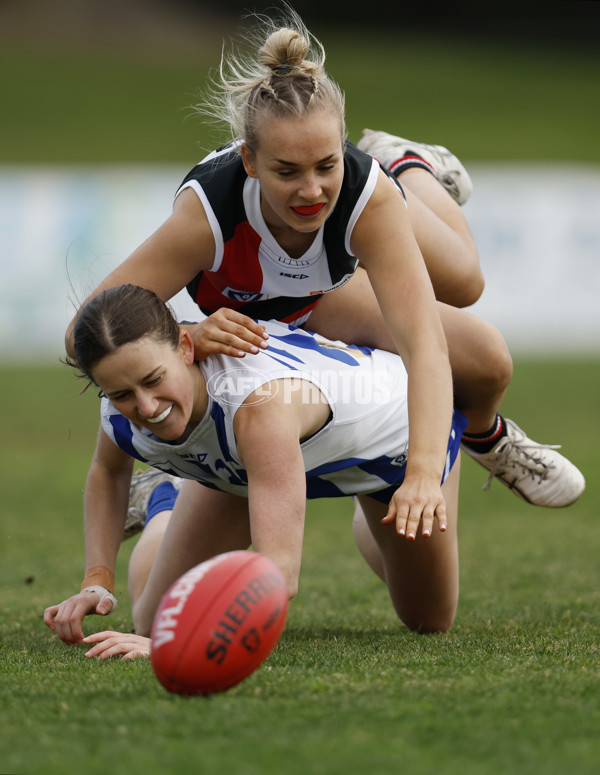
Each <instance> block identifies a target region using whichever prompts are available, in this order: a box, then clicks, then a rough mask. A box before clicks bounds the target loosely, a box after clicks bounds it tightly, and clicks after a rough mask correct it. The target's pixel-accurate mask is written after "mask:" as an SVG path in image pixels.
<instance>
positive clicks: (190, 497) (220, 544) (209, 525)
mask: <svg viewBox="0 0 600 775" xmlns="http://www.w3.org/2000/svg"><path fill="white" fill-rule="evenodd" d="M154 519H156V517H155V518H154ZM154 519H153V520H151V521H150V523H149V524H148V527H149V526H150V525H151V524H152V522H153V521H154ZM249 546H250V520H249V517H248V501H247V499H246V498H242V497H240V496H237V495H230V494H228V493H222V492H218V491H217V490H212V489H209V488H208V487H203V486H202V485H200V484H198V483H196V482H185V484H184V485H183V487H182V488H181V491H180V493H179V495H178V496H177V502H176V504H175V508H174V509H173V512H172V514H171V518H170V520H169V525H168V528H167V530H166V531H165V533H164V537H163V539H162V542H161V543H160V547H159V548H158V552H157V554H156V560H155V562H154V565H153V566H152V570H151V571H150V574H149V577H148V583H147V584H146V586H145V588H144V590H143V592H142V593H141V595H140V596H139V598H138V599H137V600H136V602H135V604H134V605H133V622H134V626H135V630H136V633H137V634H138V635H149V634H150V630H151V628H152V621H153V619H154V614H155V613H156V609H157V608H158V605H159V603H160V600H161V598H162V596H163V594H164V593H165V592H166V591H167V589H168V588H169V587H170V586H171V584H172V583H173V582H174V581H176V580H177V579H178V578H179V577H180V576H181V575H182V574H183V573H185V572H186V571H188V570H189V569H190V568H193V567H194V566H195V565H198V563H201V562H203V561H204V560H208V559H209V558H211V557H214V556H215V555H217V554H221V553H223V552H229V551H234V550H236V549H247V548H248V547H249Z"/></svg>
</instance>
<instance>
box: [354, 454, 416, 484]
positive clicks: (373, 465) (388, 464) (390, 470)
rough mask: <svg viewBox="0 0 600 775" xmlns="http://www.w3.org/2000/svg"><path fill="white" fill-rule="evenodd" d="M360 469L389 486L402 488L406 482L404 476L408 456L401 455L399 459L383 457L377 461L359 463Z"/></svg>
mask: <svg viewBox="0 0 600 775" xmlns="http://www.w3.org/2000/svg"><path fill="white" fill-rule="evenodd" d="M358 468H360V469H361V470H362V471H366V472H367V473H368V474H373V475H375V476H378V477H379V478H380V479H381V480H382V481H384V482H387V483H388V484H396V485H398V486H400V484H401V483H402V482H403V481H404V474H405V472H406V455H400V456H399V457H388V456H387V455H382V456H381V457H378V458H377V459H376V460H365V462H364V463H359V464H358Z"/></svg>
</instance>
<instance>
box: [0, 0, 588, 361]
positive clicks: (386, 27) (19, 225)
mask: <svg viewBox="0 0 600 775" xmlns="http://www.w3.org/2000/svg"><path fill="white" fill-rule="evenodd" d="M321 5H322V4H318V3H316V2H310V1H309V2H300V1H299V2H297V3H296V4H295V7H296V9H297V10H298V11H299V12H301V13H302V14H303V16H304V18H305V21H306V22H307V23H308V25H309V26H310V27H311V29H312V30H313V31H314V32H315V33H316V34H317V35H318V36H319V37H320V38H321V40H322V41H323V43H324V44H325V46H326V49H327V51H328V67H329V71H330V73H331V74H332V76H333V77H334V78H336V80H338V81H339V82H340V83H341V85H342V87H343V88H344V90H345V91H346V95H347V105H348V130H349V136H350V139H352V140H356V139H357V138H358V136H359V134H360V130H361V129H362V127H363V126H371V127H372V128H382V129H386V130H388V131H392V132H395V133H399V134H402V135H404V136H408V137H412V138H414V139H419V140H423V141H426V142H439V143H442V144H444V145H448V146H449V147H450V148H452V150H454V151H455V152H456V153H457V154H458V155H459V156H460V157H461V158H462V159H463V160H464V161H465V162H466V164H467V166H468V167H469V170H470V171H471V173H472V176H473V179H474V183H475V191H474V195H473V197H472V200H471V201H470V202H469V203H468V204H467V206H466V210H467V214H468V218H469V221H470V223H471V226H472V229H473V232H474V235H475V238H476V241H477V244H478V247H479V250H480V255H481V260H482V264H483V268H484V272H485V276H486V279H487V287H486V291H485V293H484V295H483V297H482V299H481V300H480V301H479V302H478V303H477V305H475V307H474V311H476V312H477V313H478V314H480V315H482V316H483V317H485V318H486V319H488V320H491V321H492V322H494V323H495V324H496V325H497V326H498V327H499V328H500V329H501V330H502V331H503V333H504V334H505V336H506V338H507V340H508V342H509V345H510V346H511V349H512V350H513V352H515V353H517V352H523V353H527V354H531V353H559V354H565V353H594V354H597V353H598V352H599V351H600V304H599V303H598V295H599V291H600V143H599V142H598V139H599V137H600V99H599V98H598V94H600V54H599V53H598V51H599V50H600V49H599V47H598V43H599V42H600V41H599V39H598V35H597V32H598V19H599V18H600V13H599V9H598V6H599V5H600V4H598V3H585V2H569V3H564V2H563V3H550V4H546V6H545V8H544V10H541V11H538V10H535V12H534V10H532V9H529V8H525V9H524V8H523V7H522V6H521V5H517V4H512V3H505V4H503V6H502V11H501V12H500V11H494V10H490V9H489V8H485V9H482V8H481V7H480V6H481V4H475V3H469V2H466V3H454V4H448V7H446V8H445V9H444V10H440V9H437V10H436V15H435V17H433V16H431V15H428V13H427V12H426V11H425V10H423V9H421V10H419V9H415V8H414V7H413V6H412V4H408V3H398V4H395V5H394V6H393V8H392V6H389V5H387V4H382V5H383V6H384V7H382V8H381V9H379V8H375V7H373V8H370V9H369V14H368V17H369V18H366V16H367V12H366V9H364V7H363V8H362V9H359V11H356V10H354V9H352V8H347V7H346V5H345V4H344V5H342V4H341V3H336V2H331V3H329V4H327V7H325V6H323V7H321ZM253 8H256V9H257V10H259V11H262V10H265V12H266V13H268V14H270V13H271V10H270V9H269V8H268V7H265V8H263V7H260V6H253ZM247 9H248V6H247V5H244V4H242V3H236V2H222V3H220V4H219V10H218V12H217V11H215V8H214V6H212V5H211V4H206V3H203V2H194V0H170V2H169V1H167V0H163V1H161V0H128V2H117V1H116V0H103V2H99V1H97V2H94V0H55V2H53V3H47V2H42V0H2V2H0V93H1V94H2V106H1V108H0V358H1V359H2V360H4V361H11V360H15V359H18V360H31V359H34V358H40V357H42V358H48V359H56V358H57V357H58V356H59V355H60V354H61V353H62V335H63V331H64V327H65V324H66V322H67V320H68V319H69V318H70V316H71V314H72V311H73V304H74V303H76V301H77V300H78V299H79V300H81V299H82V298H83V297H84V296H85V295H86V293H87V292H88V291H89V290H90V289H91V288H92V287H93V286H94V285H95V284H96V283H97V282H98V281H99V280H100V279H101V278H102V277H103V276H104V275H105V274H106V273H107V272H108V271H110V269H112V268H113V267H114V266H115V265H116V264H117V263H119V262H120V261H121V260H122V259H123V258H125V257H126V256H127V254H128V253H129V252H130V251H131V250H133V249H134V248H135V247H136V246H137V245H138V244H139V243H140V242H141V241H142V240H143V239H144V238H145V237H146V236H148V235H149V234H150V233H151V232H152V231H153V230H154V229H155V228H156V227H157V226H158V225H159V224H160V223H161V222H162V220H164V218H166V217H167V216H168V214H169V211H170V208H171V203H172V196H173V193H174V191H175V189H176V187H177V184H178V183H179V181H180V179H181V178H182V177H183V175H184V174H185V173H186V172H187V170H188V169H189V168H190V167H191V166H192V165H193V164H194V163H195V162H196V161H197V160H198V159H199V158H201V157H202V155H203V154H204V152H205V150H207V149H210V148H211V147H213V146H214V145H215V143H218V142H220V141H221V140H222V139H223V136H222V135H219V134H218V133H217V132H216V131H215V130H214V128H210V127H207V126H206V125H204V124H202V123H201V122H200V121H199V119H197V118H195V117H193V116H192V112H191V110H190V109H189V105H191V104H193V103H194V101H196V100H197V97H198V93H199V89H200V88H201V87H202V86H203V84H204V83H205V81H206V78H207V76H208V74H209V71H210V68H211V67H213V68H214V66H215V65H217V63H218V60H219V56H220V49H221V43H222V41H223V39H227V38H228V37H229V36H230V35H232V34H233V35H236V34H237V29H238V25H239V20H240V16H241V15H242V14H243V13H244V11H245V10H247ZM188 305H189V303H188V302H187V300H186V299H185V296H180V301H178V302H177V303H176V305H175V306H176V307H177V308H178V309H179V310H181V311H184V310H185V309H186V308H187V307H188Z"/></svg>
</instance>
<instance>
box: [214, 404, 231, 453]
mask: <svg viewBox="0 0 600 775" xmlns="http://www.w3.org/2000/svg"><path fill="white" fill-rule="evenodd" d="M210 416H211V418H212V420H213V422H214V424H215V430H216V431H217V438H218V440H219V447H220V449H221V452H222V454H223V457H224V458H225V460H228V461H232V460H233V458H232V457H231V452H230V451H229V444H228V443H227V432H226V430H225V415H224V413H223V409H221V407H220V406H219V404H217V403H216V401H213V405H212V409H211V410H210Z"/></svg>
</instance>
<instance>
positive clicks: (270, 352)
mask: <svg viewBox="0 0 600 775" xmlns="http://www.w3.org/2000/svg"><path fill="white" fill-rule="evenodd" d="M273 353H277V354H278V355H281V356H282V357H284V358H293V356H292V355H290V354H289V353H285V352H283V350H278V349H277V348H276V347H272V346H271V345H270V344H269V349H268V350H265V352H264V353H263V354H264V355H267V356H268V357H269V358H270V359H271V360H272V361H276V362H277V363H281V365H282V366H287V368H288V369H290V371H298V369H297V368H296V367H295V366H294V365H292V364H291V363H288V362H287V361H282V360H281V358H276V357H275V356H274V355H273ZM294 360H295V361H298V363H304V361H301V360H300V358H294Z"/></svg>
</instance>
